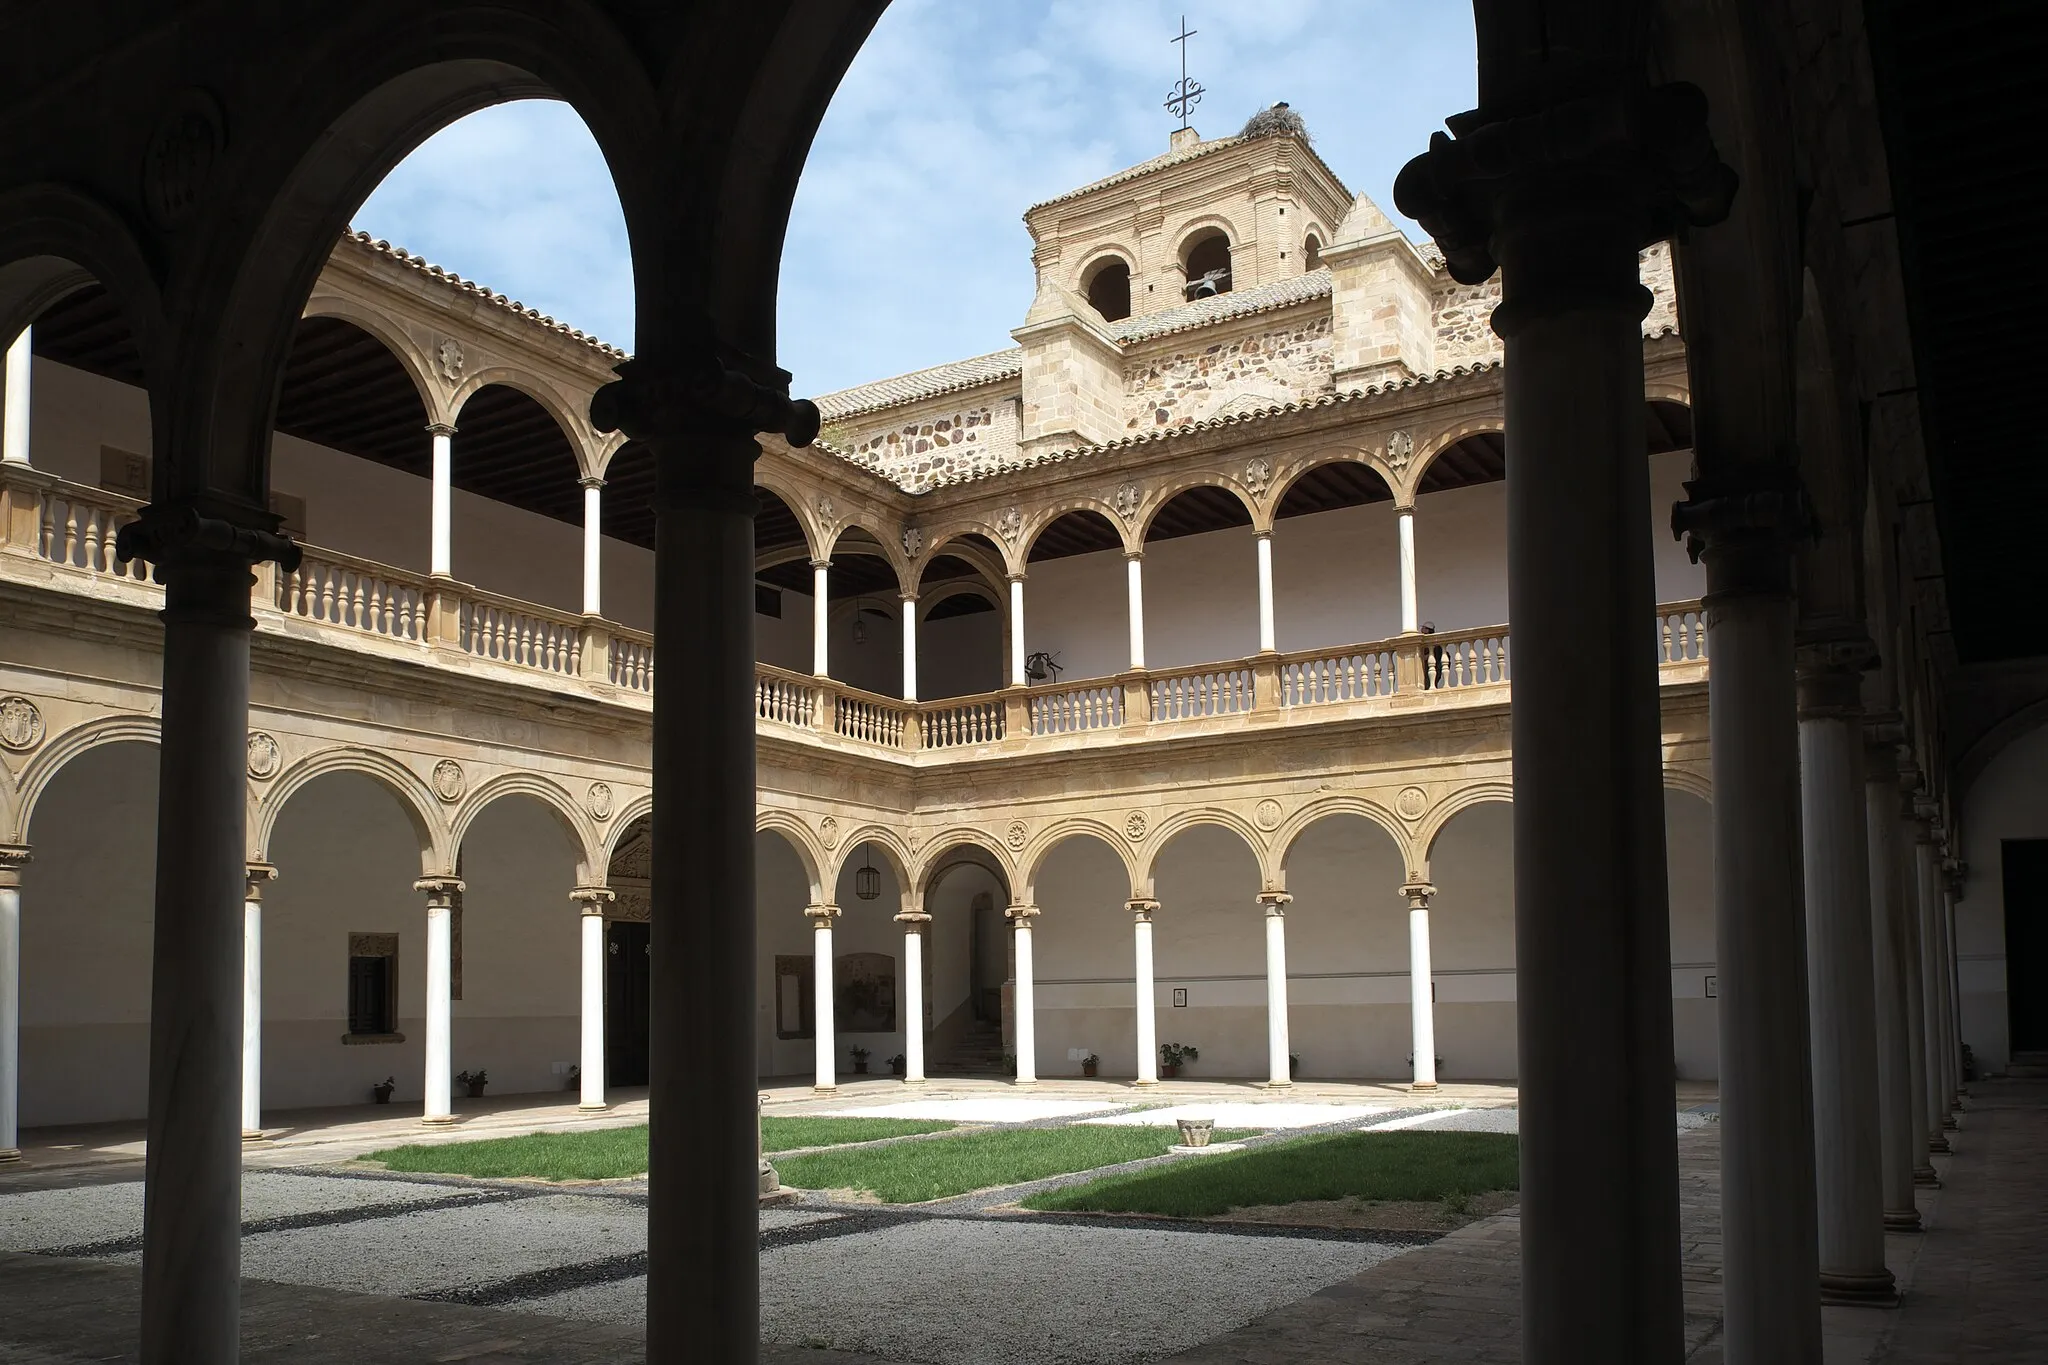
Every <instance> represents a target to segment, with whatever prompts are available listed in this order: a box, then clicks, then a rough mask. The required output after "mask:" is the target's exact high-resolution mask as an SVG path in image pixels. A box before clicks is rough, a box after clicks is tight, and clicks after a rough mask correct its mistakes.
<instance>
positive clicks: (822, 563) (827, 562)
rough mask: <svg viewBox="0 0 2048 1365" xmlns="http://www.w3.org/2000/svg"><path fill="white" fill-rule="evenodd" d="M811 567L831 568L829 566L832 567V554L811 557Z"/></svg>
mask: <svg viewBox="0 0 2048 1365" xmlns="http://www.w3.org/2000/svg"><path fill="white" fill-rule="evenodd" d="M811 567H812V568H813V569H829V568H831V567H832V556H830V555H820V556H819V557H818V558H816V559H813V560H812V561H811Z"/></svg>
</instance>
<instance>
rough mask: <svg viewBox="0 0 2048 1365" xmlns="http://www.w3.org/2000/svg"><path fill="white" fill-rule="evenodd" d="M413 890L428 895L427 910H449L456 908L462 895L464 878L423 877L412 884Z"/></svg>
mask: <svg viewBox="0 0 2048 1365" xmlns="http://www.w3.org/2000/svg"><path fill="white" fill-rule="evenodd" d="M412 889H413V890H415V891H423V892H425V893H426V897H427V909H429V910H448V909H452V908H453V907H454V905H455V900H456V897H458V896H460V895H461V894H462V889H463V887H462V878H460V877H422V878H420V879H419V880H418V881H416V882H414V883H413V884H412Z"/></svg>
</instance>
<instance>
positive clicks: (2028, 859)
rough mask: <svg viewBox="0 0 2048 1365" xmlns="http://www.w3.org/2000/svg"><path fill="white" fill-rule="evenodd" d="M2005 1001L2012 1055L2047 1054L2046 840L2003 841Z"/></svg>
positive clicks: (2047, 893) (2047, 871)
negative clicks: (2027, 1053)
mask: <svg viewBox="0 0 2048 1365" xmlns="http://www.w3.org/2000/svg"><path fill="white" fill-rule="evenodd" d="M2003 861H2004V866H2003V868H2002V869H2001V871H2002V872H2003V873H2004V876H2005V998H2006V1009H2007V1010H2008V1012H2009V1013H2008V1019H2009V1022H2010V1023H2011V1025H2012V1052H2013V1056H2014V1058H2015V1059H2017V1058H2018V1056H2019V1054H2020V1053H2022V1052H2036V1053H2039V1052H2048V839H2007V840H2006V841H2005V845H2004V860H2003Z"/></svg>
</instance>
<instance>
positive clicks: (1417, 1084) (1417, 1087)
mask: <svg viewBox="0 0 2048 1365" xmlns="http://www.w3.org/2000/svg"><path fill="white" fill-rule="evenodd" d="M1408 1089H1409V1092H1410V1093H1411V1094H1428V1093H1429V1092H1430V1091H1432V1090H1435V1089H1436V1082H1435V1081H1410V1082H1409V1083H1408Z"/></svg>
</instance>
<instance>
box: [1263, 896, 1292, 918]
mask: <svg viewBox="0 0 2048 1365" xmlns="http://www.w3.org/2000/svg"><path fill="white" fill-rule="evenodd" d="M1258 901H1259V906H1260V908H1261V909H1263V910H1264V911H1265V912H1266V914H1267V915H1268V916H1269V917H1271V918H1274V919H1278V918H1279V917H1281V916H1282V915H1285V914H1286V913H1287V907H1288V906H1290V905H1292V904H1293V903H1294V897H1293V896H1292V895H1291V894H1289V893H1288V892H1285V891H1261V892H1260V893H1259V896H1258Z"/></svg>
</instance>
